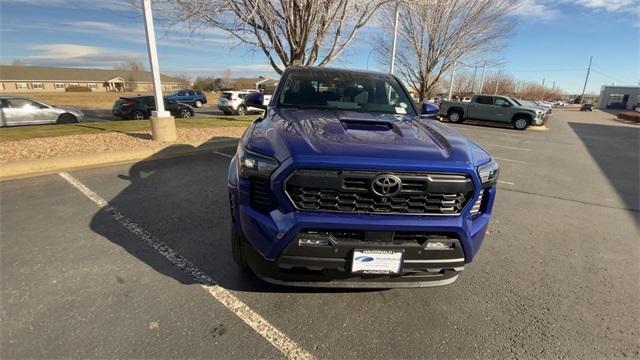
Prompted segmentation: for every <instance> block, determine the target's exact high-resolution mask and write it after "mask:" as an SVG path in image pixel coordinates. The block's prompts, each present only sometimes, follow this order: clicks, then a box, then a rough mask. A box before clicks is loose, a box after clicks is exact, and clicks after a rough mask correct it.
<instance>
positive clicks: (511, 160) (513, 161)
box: [492, 156, 527, 164]
mask: <svg viewBox="0 0 640 360" xmlns="http://www.w3.org/2000/svg"><path fill="white" fill-rule="evenodd" d="M492 157H493V158H494V159H496V160H502V161H507V162H512V163H517V164H526V163H527V162H526V161H521V160H513V159H505V158H499V157H495V156H492Z"/></svg>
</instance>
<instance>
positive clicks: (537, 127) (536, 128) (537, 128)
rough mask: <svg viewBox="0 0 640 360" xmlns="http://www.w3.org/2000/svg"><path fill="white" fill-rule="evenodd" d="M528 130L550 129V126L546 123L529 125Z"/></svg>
mask: <svg viewBox="0 0 640 360" xmlns="http://www.w3.org/2000/svg"><path fill="white" fill-rule="evenodd" d="M527 130H531V131H549V128H548V127H547V126H546V125H542V126H529V127H528V128H527Z"/></svg>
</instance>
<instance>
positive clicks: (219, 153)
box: [213, 151, 233, 159]
mask: <svg viewBox="0 0 640 360" xmlns="http://www.w3.org/2000/svg"><path fill="white" fill-rule="evenodd" d="M213 153H214V154H218V155H222V156H224V157H227V158H229V159H232V158H233V155H229V154H225V153H223V152H220V151H214V152H213Z"/></svg>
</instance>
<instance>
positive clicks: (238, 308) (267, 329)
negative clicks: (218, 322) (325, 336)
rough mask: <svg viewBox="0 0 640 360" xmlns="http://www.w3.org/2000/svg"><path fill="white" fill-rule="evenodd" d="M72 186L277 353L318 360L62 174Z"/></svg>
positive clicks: (190, 264) (201, 273) (178, 256)
mask: <svg viewBox="0 0 640 360" xmlns="http://www.w3.org/2000/svg"><path fill="white" fill-rule="evenodd" d="M59 175H60V176H61V177H62V178H63V179H65V180H66V181H67V182H68V183H69V184H71V185H73V186H74V187H75V188H76V189H78V190H79V191H80V192H81V193H82V194H83V195H84V196H86V197H87V198H89V199H90V200H91V201H93V202H94V203H95V204H96V205H98V206H99V207H100V208H102V210H104V211H105V212H107V213H108V214H109V215H111V217H113V218H114V219H115V220H116V221H117V222H118V223H120V225H122V226H123V227H124V228H125V229H127V230H129V231H130V232H131V233H133V234H134V235H136V236H137V237H138V238H139V239H140V240H142V241H143V242H145V243H146V244H147V245H148V246H150V247H151V248H153V249H154V250H156V251H157V252H158V253H159V254H160V255H162V256H164V257H165V258H166V259H167V260H168V261H169V262H170V263H171V264H173V265H174V266H176V267H178V268H179V269H180V270H182V271H183V272H184V273H186V274H187V275H189V276H191V277H192V278H193V279H195V280H196V281H197V282H198V283H199V284H200V286H202V287H203V288H204V289H205V290H206V291H207V292H208V293H209V294H211V296H213V297H214V298H215V299H216V300H218V301H219V302H220V303H221V304H222V305H224V306H225V307H226V308H227V309H229V310H230V311H231V312H233V313H234V314H235V315H236V316H238V317H239V318H240V319H241V320H242V321H244V322H245V323H246V324H247V325H249V326H250V327H251V328H252V329H253V330H254V331H255V332H257V333H258V334H260V336H262V337H263V338H265V339H266V340H267V341H269V342H270V343H271V345H273V346H274V347H275V348H276V349H278V350H279V351H280V352H282V353H283V354H284V355H285V356H286V357H287V358H289V359H313V358H314V357H313V356H312V355H311V354H310V353H308V352H307V351H305V350H304V349H302V348H301V347H300V346H299V345H298V344H297V343H296V342H295V341H293V340H291V338H289V337H288V336H287V335H286V334H285V333H283V332H282V331H280V330H278V329H277V328H276V327H274V326H273V325H271V324H270V323H269V322H268V321H267V320H266V319H264V318H263V317H262V316H260V314H258V313H257V312H255V311H253V309H251V308H250V307H249V306H247V305H246V304H245V303H243V302H242V301H241V300H240V299H238V298H237V297H236V296H234V295H233V294H232V293H231V292H229V291H228V290H227V289H224V288H222V287H220V286H218V285H217V284H216V283H215V281H214V280H213V279H212V278H211V277H210V276H209V275H207V274H205V273H204V272H202V271H201V270H200V269H198V268H197V267H196V266H195V265H194V264H193V263H192V262H191V261H189V260H187V259H186V258H184V257H183V256H182V255H180V254H178V253H177V252H175V251H174V250H173V249H171V248H170V247H168V246H167V245H165V244H164V243H162V241H160V240H159V239H158V238H156V237H155V236H153V235H152V234H151V233H149V232H148V231H146V230H144V229H143V228H142V227H141V226H140V225H138V224H136V223H135V222H133V221H131V219H129V218H127V217H126V216H125V215H123V214H122V213H121V212H120V211H118V209H117V208H115V207H114V206H113V205H111V204H109V203H108V202H107V201H106V200H104V199H103V198H101V197H100V196H99V195H98V194H96V193H95V192H93V191H92V190H91V189H89V188H88V187H86V186H85V185H84V184H83V183H81V182H80V181H79V180H77V179H76V178H74V177H73V176H71V175H69V174H68V173H66V172H63V173H60V174H59Z"/></svg>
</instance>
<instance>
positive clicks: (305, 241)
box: [298, 238, 329, 246]
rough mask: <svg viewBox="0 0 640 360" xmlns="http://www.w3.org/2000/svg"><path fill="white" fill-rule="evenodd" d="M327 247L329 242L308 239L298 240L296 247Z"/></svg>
mask: <svg viewBox="0 0 640 360" xmlns="http://www.w3.org/2000/svg"><path fill="white" fill-rule="evenodd" d="M327 245H329V240H327V239H310V238H301V239H298V246H327Z"/></svg>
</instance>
